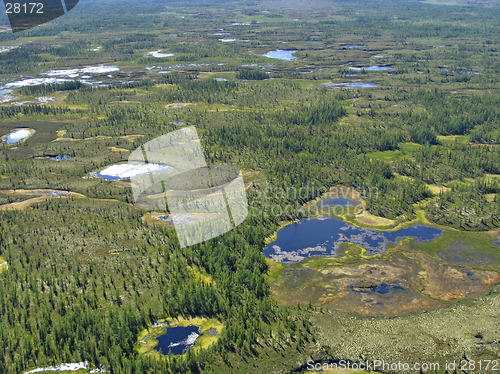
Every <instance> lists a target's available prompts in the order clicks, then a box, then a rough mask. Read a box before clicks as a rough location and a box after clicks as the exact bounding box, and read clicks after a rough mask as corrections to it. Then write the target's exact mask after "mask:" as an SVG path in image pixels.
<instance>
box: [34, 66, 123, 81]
mask: <svg viewBox="0 0 500 374" xmlns="http://www.w3.org/2000/svg"><path fill="white" fill-rule="evenodd" d="M119 70H120V68H119V67H118V66H114V65H109V66H105V65H100V66H89V67H86V68H76V69H63V70H49V71H47V72H45V73H43V74H45V75H49V76H58V77H61V76H66V77H69V78H76V77H78V76H79V75H80V74H104V73H112V72H114V71H119Z"/></svg>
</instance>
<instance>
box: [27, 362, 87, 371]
mask: <svg viewBox="0 0 500 374" xmlns="http://www.w3.org/2000/svg"><path fill="white" fill-rule="evenodd" d="M87 366H88V362H87V361H85V362H77V363H69V364H60V365H56V366H48V367H45V368H37V369H33V370H30V371H25V372H24V374H32V373H43V372H46V371H77V370H80V369H87Z"/></svg>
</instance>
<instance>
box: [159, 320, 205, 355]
mask: <svg viewBox="0 0 500 374" xmlns="http://www.w3.org/2000/svg"><path fill="white" fill-rule="evenodd" d="M166 331H167V332H166V334H164V335H160V336H158V337H157V338H156V340H158V345H157V346H156V347H155V350H157V351H158V352H160V353H162V354H164V355H167V354H168V352H169V351H171V352H172V353H173V354H174V355H180V354H182V353H184V352H186V351H187V350H188V348H189V347H192V346H193V345H194V344H195V343H196V340H197V339H198V338H199V337H200V336H201V335H203V334H201V333H200V328H199V327H198V326H188V327H182V326H176V327H167V328H166Z"/></svg>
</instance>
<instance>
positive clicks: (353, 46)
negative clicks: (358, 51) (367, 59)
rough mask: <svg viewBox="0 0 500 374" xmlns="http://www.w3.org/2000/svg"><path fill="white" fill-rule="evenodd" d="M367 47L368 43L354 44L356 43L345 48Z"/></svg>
mask: <svg viewBox="0 0 500 374" xmlns="http://www.w3.org/2000/svg"><path fill="white" fill-rule="evenodd" d="M364 47H366V45H361V44H354V45H347V46H345V47H344V49H345V48H349V49H353V48H364Z"/></svg>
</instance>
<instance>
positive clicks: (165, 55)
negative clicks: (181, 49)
mask: <svg viewBox="0 0 500 374" xmlns="http://www.w3.org/2000/svg"><path fill="white" fill-rule="evenodd" d="M173 55H174V54H173V53H161V49H159V50H157V51H152V52H148V53H145V54H144V56H153V57H158V58H163V57H172V56H173Z"/></svg>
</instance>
